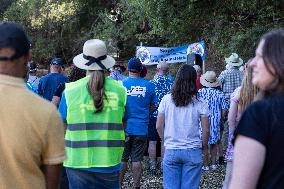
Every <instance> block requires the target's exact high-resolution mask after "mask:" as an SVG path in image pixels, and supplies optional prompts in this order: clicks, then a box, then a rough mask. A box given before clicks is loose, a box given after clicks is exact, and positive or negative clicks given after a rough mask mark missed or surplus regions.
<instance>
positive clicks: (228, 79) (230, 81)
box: [218, 53, 244, 102]
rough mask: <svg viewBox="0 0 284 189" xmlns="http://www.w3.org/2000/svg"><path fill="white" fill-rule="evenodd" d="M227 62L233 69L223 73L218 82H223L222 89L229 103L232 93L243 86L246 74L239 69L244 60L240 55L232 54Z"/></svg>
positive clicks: (226, 59)
mask: <svg viewBox="0 0 284 189" xmlns="http://www.w3.org/2000/svg"><path fill="white" fill-rule="evenodd" d="M225 62H226V64H227V65H230V66H231V67H230V68H229V69H226V70H224V71H223V72H221V74H220V75H219V77H218V80H219V81H220V82H221V88H222V90H223V92H224V94H225V97H226V99H227V101H228V102H229V101H230V95H231V94H232V92H234V90H235V89H236V88H237V87H239V86H241V84H242V80H243V75H244V74H243V72H241V71H240V70H239V67H240V66H241V65H243V60H242V59H241V58H240V57H239V55H238V54H236V53H232V54H231V56H230V57H229V58H225Z"/></svg>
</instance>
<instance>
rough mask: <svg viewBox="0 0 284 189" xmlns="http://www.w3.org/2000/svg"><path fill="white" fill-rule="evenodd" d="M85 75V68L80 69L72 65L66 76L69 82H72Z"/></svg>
mask: <svg viewBox="0 0 284 189" xmlns="http://www.w3.org/2000/svg"><path fill="white" fill-rule="evenodd" d="M85 76H86V70H82V69H80V68H77V67H76V66H73V68H72V70H71V72H70V74H69V77H68V78H69V81H70V82H73V81H77V80H79V79H82V78H83V77H85Z"/></svg>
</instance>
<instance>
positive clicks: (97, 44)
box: [73, 39, 115, 70]
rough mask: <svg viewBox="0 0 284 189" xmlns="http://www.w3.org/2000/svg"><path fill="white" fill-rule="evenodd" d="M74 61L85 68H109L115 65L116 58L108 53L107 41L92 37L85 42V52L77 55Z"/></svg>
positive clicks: (77, 65)
mask: <svg viewBox="0 0 284 189" xmlns="http://www.w3.org/2000/svg"><path fill="white" fill-rule="evenodd" d="M73 63H74V64H75V66H76V67H78V68H81V69H83V70H107V69H109V68H111V67H113V65H114V64H115V60H114V58H112V57H111V56H108V55H107V48H106V44H105V42H103V41H101V40H99V39H91V40H88V41H86V42H85V43H84V46H83V53H81V54H79V55H77V56H75V57H74V58H73Z"/></svg>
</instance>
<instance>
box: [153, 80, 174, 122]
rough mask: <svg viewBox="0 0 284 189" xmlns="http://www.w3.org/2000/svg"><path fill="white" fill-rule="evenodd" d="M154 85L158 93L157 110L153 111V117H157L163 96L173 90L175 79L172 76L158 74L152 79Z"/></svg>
mask: <svg viewBox="0 0 284 189" xmlns="http://www.w3.org/2000/svg"><path fill="white" fill-rule="evenodd" d="M150 82H151V83H152V84H153V85H154V87H155V93H156V99H157V101H156V104H155V106H156V108H155V111H153V112H152V113H151V115H150V116H151V117H157V116H158V107H159V104H160V102H161V100H162V98H163V97H164V96H165V95H166V94H169V93H170V92H171V89H172V85H173V80H172V78H169V77H168V76H166V75H157V76H156V77H155V78H154V79H153V80H151V81H150Z"/></svg>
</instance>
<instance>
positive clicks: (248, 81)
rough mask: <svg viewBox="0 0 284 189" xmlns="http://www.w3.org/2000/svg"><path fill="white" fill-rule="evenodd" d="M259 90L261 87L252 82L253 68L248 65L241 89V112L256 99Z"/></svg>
mask: <svg viewBox="0 0 284 189" xmlns="http://www.w3.org/2000/svg"><path fill="white" fill-rule="evenodd" d="M258 91H259V88H258V87H256V86H254V85H253V84H252V68H251V67H250V66H248V67H247V69H246V70H245V76H244V79H243V81H242V85H241V89H240V96H239V105H240V109H241V112H243V111H244V110H245V109H246V108H247V106H248V105H250V104H251V103H252V102H253V101H254V99H255V97H256V95H257V94H258Z"/></svg>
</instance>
